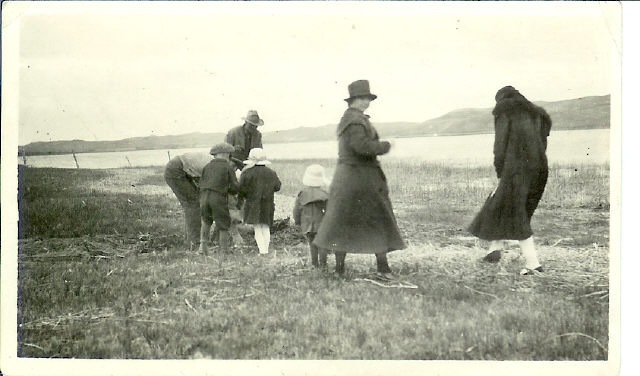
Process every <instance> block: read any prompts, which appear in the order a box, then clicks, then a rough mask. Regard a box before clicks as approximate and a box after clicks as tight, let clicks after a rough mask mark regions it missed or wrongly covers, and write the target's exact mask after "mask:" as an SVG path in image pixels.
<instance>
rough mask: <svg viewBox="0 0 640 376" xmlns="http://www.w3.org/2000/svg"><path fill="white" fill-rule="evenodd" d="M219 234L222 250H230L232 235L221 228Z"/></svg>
mask: <svg viewBox="0 0 640 376" xmlns="http://www.w3.org/2000/svg"><path fill="white" fill-rule="evenodd" d="M218 236H219V241H218V244H219V245H220V252H226V251H228V250H229V247H231V236H230V234H229V231H226V230H220V231H219V235H218Z"/></svg>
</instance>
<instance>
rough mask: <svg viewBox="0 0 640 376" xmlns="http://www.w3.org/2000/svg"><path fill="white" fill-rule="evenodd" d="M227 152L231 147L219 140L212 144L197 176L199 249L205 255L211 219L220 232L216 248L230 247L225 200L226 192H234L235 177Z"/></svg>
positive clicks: (226, 199)
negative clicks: (200, 173)
mask: <svg viewBox="0 0 640 376" xmlns="http://www.w3.org/2000/svg"><path fill="white" fill-rule="evenodd" d="M231 152H233V146H231V145H230V144H227V143H224V142H223V143H221V144H217V145H215V146H213V147H212V148H211V151H210V152H209V153H210V154H212V155H213V156H214V159H213V160H211V162H209V163H208V164H207V165H206V166H205V167H204V170H203V171H202V178H200V218H201V220H202V224H201V230H200V251H201V252H202V253H204V254H205V255H207V254H209V250H208V247H207V241H208V237H209V230H210V229H211V225H212V224H213V222H214V221H215V222H216V227H217V228H218V230H219V231H220V235H219V236H220V241H219V244H220V249H221V250H226V249H227V248H228V247H229V246H230V237H229V227H230V226H231V216H230V215H229V204H228V199H229V194H234V193H236V192H237V191H238V180H237V179H236V174H235V170H234V168H233V167H232V165H231V162H230V161H229V154H230V153H231Z"/></svg>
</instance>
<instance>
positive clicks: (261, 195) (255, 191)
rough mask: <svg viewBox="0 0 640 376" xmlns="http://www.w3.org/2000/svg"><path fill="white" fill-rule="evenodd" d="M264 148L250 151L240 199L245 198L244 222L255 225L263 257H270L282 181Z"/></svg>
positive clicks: (242, 177)
mask: <svg viewBox="0 0 640 376" xmlns="http://www.w3.org/2000/svg"><path fill="white" fill-rule="evenodd" d="M270 163H271V162H269V161H268V160H267V155H266V154H265V152H264V150H263V149H261V148H254V149H251V151H250V152H249V159H248V160H246V161H244V164H245V165H246V167H245V168H244V169H242V175H240V185H239V188H238V191H239V197H240V198H243V199H244V208H243V221H244V223H245V224H248V225H253V234H254V237H255V239H256V243H257V245H258V250H259V251H260V254H261V255H268V254H269V242H270V241H271V232H270V229H271V226H272V225H273V213H274V210H275V203H274V193H275V192H277V191H279V190H280V185H281V183H280V179H279V178H278V174H276V172H275V171H273V170H272V169H270V168H269V167H267V165H268V164H270Z"/></svg>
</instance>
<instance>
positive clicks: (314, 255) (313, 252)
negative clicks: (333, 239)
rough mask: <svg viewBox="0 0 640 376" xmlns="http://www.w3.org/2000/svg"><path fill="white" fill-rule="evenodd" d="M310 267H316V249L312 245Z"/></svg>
mask: <svg viewBox="0 0 640 376" xmlns="http://www.w3.org/2000/svg"><path fill="white" fill-rule="evenodd" d="M311 266H313V267H314V268H317V267H318V249H317V248H316V247H314V246H313V245H312V246H311Z"/></svg>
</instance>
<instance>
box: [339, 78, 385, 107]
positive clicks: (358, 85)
mask: <svg viewBox="0 0 640 376" xmlns="http://www.w3.org/2000/svg"><path fill="white" fill-rule="evenodd" d="M358 97H367V98H369V99H371V100H374V99H376V98H378V96H377V95H375V94H371V89H369V81H367V80H358V81H353V82H352V83H350V84H349V98H345V101H347V102H350V101H351V100H353V99H355V98H358Z"/></svg>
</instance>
